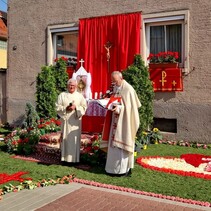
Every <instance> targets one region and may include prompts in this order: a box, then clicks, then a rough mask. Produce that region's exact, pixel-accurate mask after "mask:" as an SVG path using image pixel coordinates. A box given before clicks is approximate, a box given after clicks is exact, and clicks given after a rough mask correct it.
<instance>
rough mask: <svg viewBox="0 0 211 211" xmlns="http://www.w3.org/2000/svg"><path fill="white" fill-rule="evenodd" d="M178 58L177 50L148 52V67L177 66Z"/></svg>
mask: <svg viewBox="0 0 211 211" xmlns="http://www.w3.org/2000/svg"><path fill="white" fill-rule="evenodd" d="M178 59H179V53H178V52H172V51H167V52H159V53H157V54H153V53H150V54H149V56H148V58H147V60H149V67H150V68H156V67H158V66H159V67H166V65H167V66H168V67H171V68H176V67H178Z"/></svg>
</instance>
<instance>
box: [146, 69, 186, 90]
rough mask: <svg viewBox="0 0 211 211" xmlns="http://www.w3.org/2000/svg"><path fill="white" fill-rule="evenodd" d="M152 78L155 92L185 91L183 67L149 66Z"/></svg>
mask: <svg viewBox="0 0 211 211" xmlns="http://www.w3.org/2000/svg"><path fill="white" fill-rule="evenodd" d="M149 71H150V79H151V80H152V83H153V88H154V91H155V92H162V91H164V92H165V91H169V92H174V91H183V83H182V70H181V68H168V67H167V68H165V67H161V68H159V67H156V68H149Z"/></svg>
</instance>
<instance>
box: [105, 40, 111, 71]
mask: <svg viewBox="0 0 211 211" xmlns="http://www.w3.org/2000/svg"><path fill="white" fill-rule="evenodd" d="M104 47H105V49H106V51H107V53H106V56H107V62H108V72H109V71H110V48H111V47H112V43H111V42H110V41H108V42H107V43H106V44H105V45H104Z"/></svg>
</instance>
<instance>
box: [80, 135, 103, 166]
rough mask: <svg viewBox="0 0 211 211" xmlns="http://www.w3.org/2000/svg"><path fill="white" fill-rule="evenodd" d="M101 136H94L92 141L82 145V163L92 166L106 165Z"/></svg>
mask: <svg viewBox="0 0 211 211" xmlns="http://www.w3.org/2000/svg"><path fill="white" fill-rule="evenodd" d="M101 139H102V137H101V135H94V136H92V137H91V138H90V140H88V141H85V142H83V143H82V146H81V162H82V163H87V164H91V165H96V164H98V165H100V164H104V161H105V156H106V154H105V152H104V151H102V150H101V149H100V141H101Z"/></svg>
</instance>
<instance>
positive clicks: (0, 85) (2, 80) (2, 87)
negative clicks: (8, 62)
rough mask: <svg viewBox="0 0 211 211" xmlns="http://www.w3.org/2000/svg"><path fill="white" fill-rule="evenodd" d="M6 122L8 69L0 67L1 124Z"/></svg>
mask: <svg viewBox="0 0 211 211" xmlns="http://www.w3.org/2000/svg"><path fill="white" fill-rule="evenodd" d="M4 123H6V70H2V69H0V124H4Z"/></svg>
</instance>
